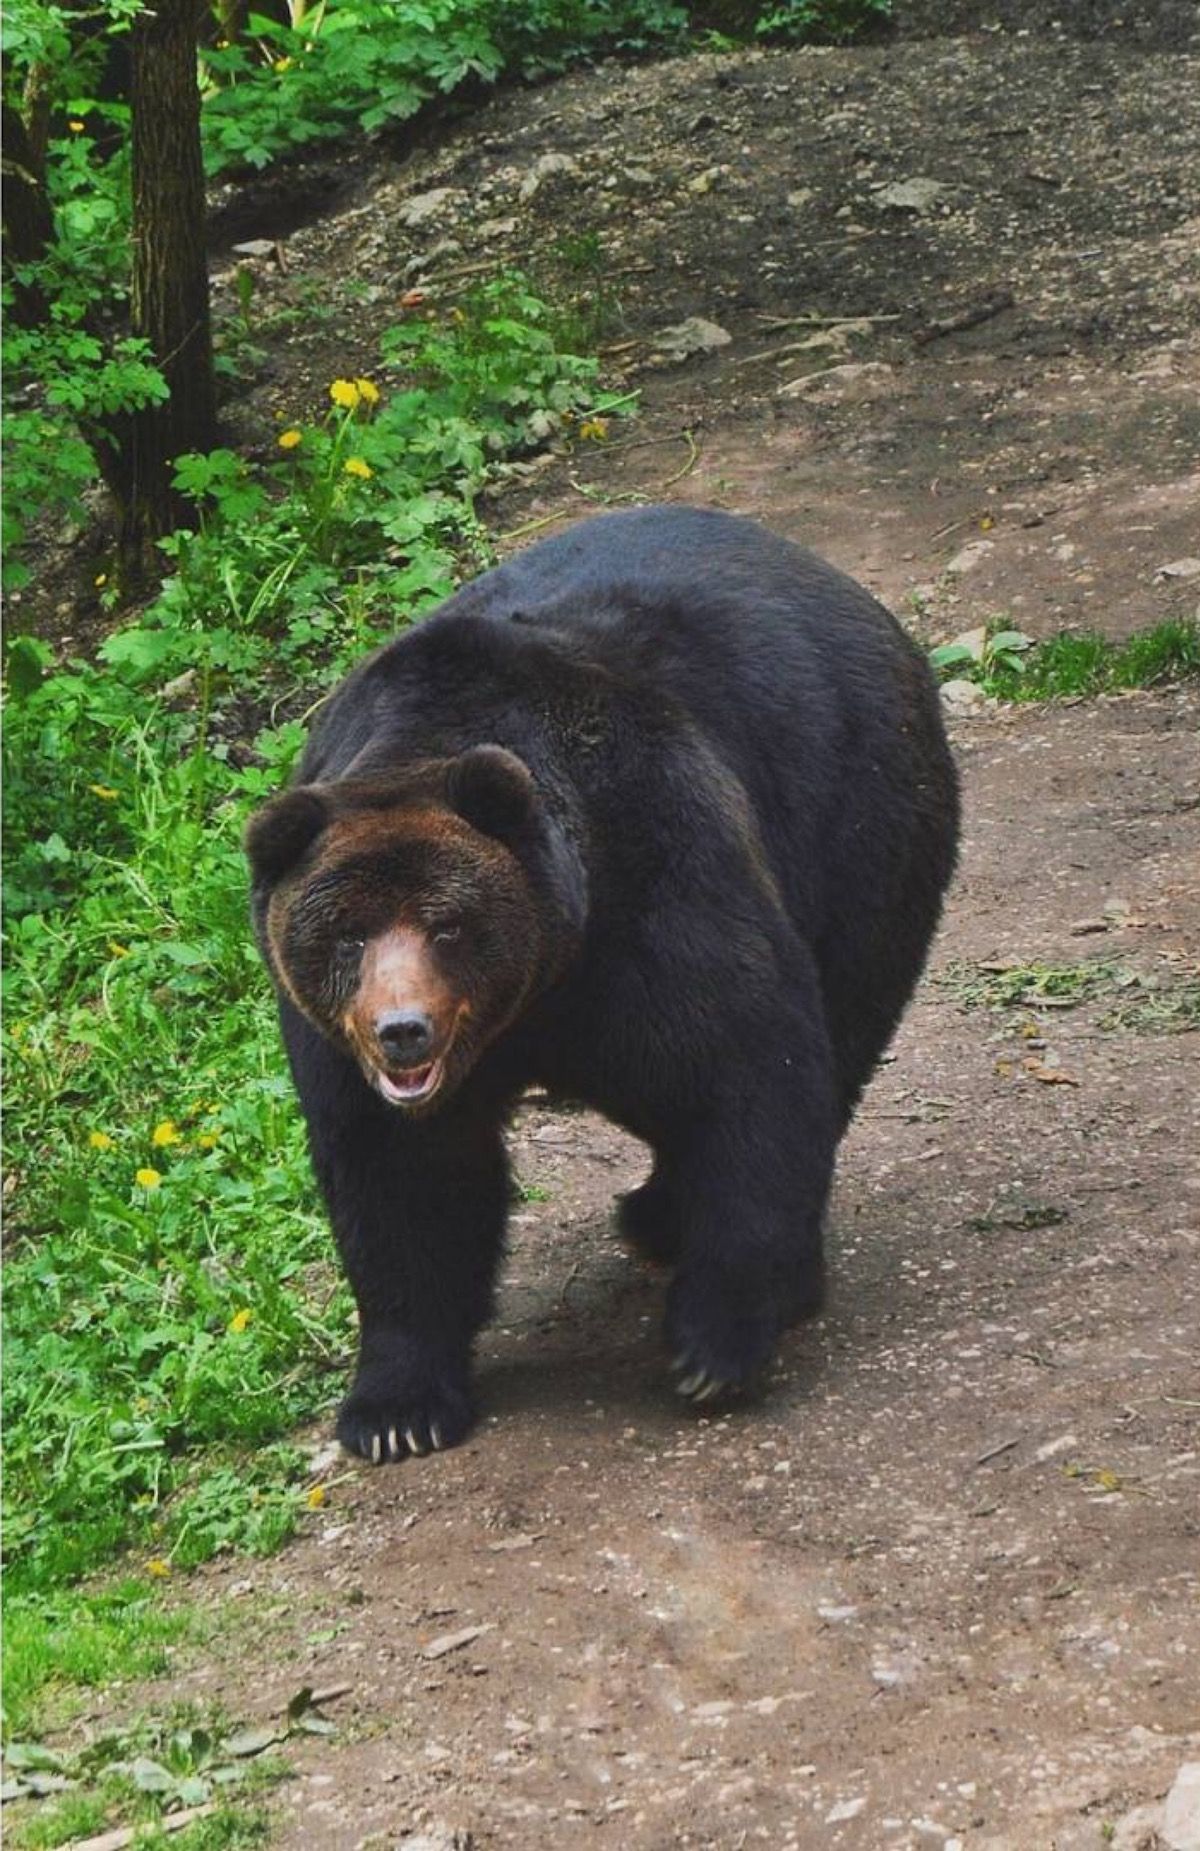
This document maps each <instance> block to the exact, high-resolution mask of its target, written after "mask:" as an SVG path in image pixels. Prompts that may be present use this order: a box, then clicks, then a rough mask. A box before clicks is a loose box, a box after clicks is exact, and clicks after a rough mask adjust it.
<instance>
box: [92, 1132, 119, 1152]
mask: <svg viewBox="0 0 1200 1851" xmlns="http://www.w3.org/2000/svg"><path fill="white" fill-rule="evenodd" d="M88 1143H89V1144H90V1145H91V1147H92V1149H93V1150H112V1149H113V1148H114V1147H115V1144H116V1139H115V1138H110V1137H109V1135H108V1133H107V1131H89V1132H88Z"/></svg>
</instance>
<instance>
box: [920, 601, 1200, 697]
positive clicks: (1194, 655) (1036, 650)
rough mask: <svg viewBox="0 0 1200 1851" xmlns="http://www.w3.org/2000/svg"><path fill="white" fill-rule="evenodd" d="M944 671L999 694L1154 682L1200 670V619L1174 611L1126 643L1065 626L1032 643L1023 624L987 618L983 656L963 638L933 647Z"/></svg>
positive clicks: (1088, 692) (1087, 692)
mask: <svg viewBox="0 0 1200 1851" xmlns="http://www.w3.org/2000/svg"><path fill="white" fill-rule="evenodd" d="M932 660H933V663H934V666H935V667H936V668H938V670H939V671H940V672H941V673H942V674H943V675H945V676H955V677H962V678H964V679H967V680H970V681H974V682H976V683H978V685H979V686H980V687H981V688H983V689H984V691H985V692H986V693H987V694H990V695H991V696H992V697H993V698H994V699H997V700H1006V701H1049V700H1068V699H1079V698H1086V697H1089V696H1092V695H1097V694H1117V693H1120V692H1122V691H1123V690H1125V689H1129V688H1155V687H1160V686H1161V685H1162V684H1163V683H1164V682H1170V681H1182V680H1186V679H1188V678H1190V677H1193V676H1196V675H1200V623H1197V622H1196V621H1195V620H1194V619H1191V618H1177V619H1171V620H1169V621H1168V622H1166V623H1160V624H1156V625H1155V626H1154V627H1153V629H1149V630H1141V631H1137V632H1136V633H1135V634H1134V635H1133V636H1131V637H1129V638H1128V639H1127V640H1126V641H1125V642H1123V643H1111V642H1108V641H1106V639H1105V638H1104V637H1102V636H1093V635H1087V634H1084V635H1073V634H1070V633H1068V632H1066V631H1064V632H1063V633H1062V634H1061V635H1059V636H1051V637H1048V638H1047V639H1046V641H1045V642H1041V643H1032V642H1031V641H1030V639H1029V638H1028V637H1026V636H1023V635H1022V634H1021V633H1020V632H1019V631H1013V630H1010V629H1008V628H1006V627H1004V626H1003V624H1002V623H997V624H993V625H990V626H989V635H988V638H987V640H986V642H985V643H984V647H983V654H982V658H981V659H972V658H971V657H970V655H969V652H968V651H966V650H965V649H964V648H962V647H961V646H958V645H952V644H951V645H944V646H943V647H941V648H939V649H935V650H933V651H932Z"/></svg>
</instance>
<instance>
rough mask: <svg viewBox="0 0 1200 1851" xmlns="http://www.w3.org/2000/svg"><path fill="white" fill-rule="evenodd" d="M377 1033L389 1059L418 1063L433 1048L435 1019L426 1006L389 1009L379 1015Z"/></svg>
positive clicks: (402, 1063)
mask: <svg viewBox="0 0 1200 1851" xmlns="http://www.w3.org/2000/svg"><path fill="white" fill-rule="evenodd" d="M375 1034H376V1038H377V1039H378V1042H379V1045H380V1047H381V1048H382V1049H383V1051H384V1053H385V1054H386V1056H387V1058H388V1060H390V1061H394V1062H395V1063H396V1065H397V1066H398V1067H415V1066H417V1065H418V1064H419V1063H420V1062H421V1061H423V1060H427V1059H428V1058H429V1054H430V1052H431V1050H432V1048H433V1019H432V1017H430V1016H427V1015H426V1013H425V1011H424V1010H423V1009H388V1010H386V1011H385V1013H384V1014H383V1015H381V1016H377V1017H376V1019H375Z"/></svg>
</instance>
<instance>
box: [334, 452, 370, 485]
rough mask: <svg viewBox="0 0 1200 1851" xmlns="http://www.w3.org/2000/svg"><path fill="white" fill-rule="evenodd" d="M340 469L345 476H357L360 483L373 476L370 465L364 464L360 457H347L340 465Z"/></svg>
mask: <svg viewBox="0 0 1200 1851" xmlns="http://www.w3.org/2000/svg"><path fill="white" fill-rule="evenodd" d="M342 469H343V470H344V472H345V474H346V475H348V476H357V477H358V478H359V480H360V481H362V482H365V481H366V480H367V478H368V477H369V476H373V475H374V474H375V471H374V470H373V469H372V468H371V465H370V463H364V462H363V460H362V457H361V456H348V457H347V458H346V460H345V462H344V463H343V464H342Z"/></svg>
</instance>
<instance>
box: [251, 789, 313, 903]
mask: <svg viewBox="0 0 1200 1851" xmlns="http://www.w3.org/2000/svg"><path fill="white" fill-rule="evenodd" d="M328 822H329V806H328V804H327V802H326V799H325V797H324V796H323V795H322V793H321V792H320V791H319V790H318V789H317V788H316V787H315V785H311V784H301V785H298V786H297V787H296V789H295V790H290V791H285V792H284V794H283V796H282V797H276V798H274V799H273V800H272V801H271V802H270V803H268V804H267V805H266V806H265V807H264V808H263V809H261V810H259V811H258V813H257V814H256V815H255V816H252V817H251V818H250V823H249V827H248V828H247V830H246V854H247V855H248V857H249V859H250V867H251V871H252V873H253V875H254V885H255V886H256V887H273V886H274V885H275V883H276V881H279V880H282V878H283V876H284V875H285V874H286V873H287V872H288V870H289V869H291V868H294V867H295V865H296V863H297V862H298V861H299V859H300V857H301V855H303V854H304V852H305V850H306V849H309V848H311V847H312V844H313V843H314V842H315V841H316V839H317V837H318V836H319V835H320V833H321V831H322V830H323V829H324V828H325V826H326V824H327V823H328Z"/></svg>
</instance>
